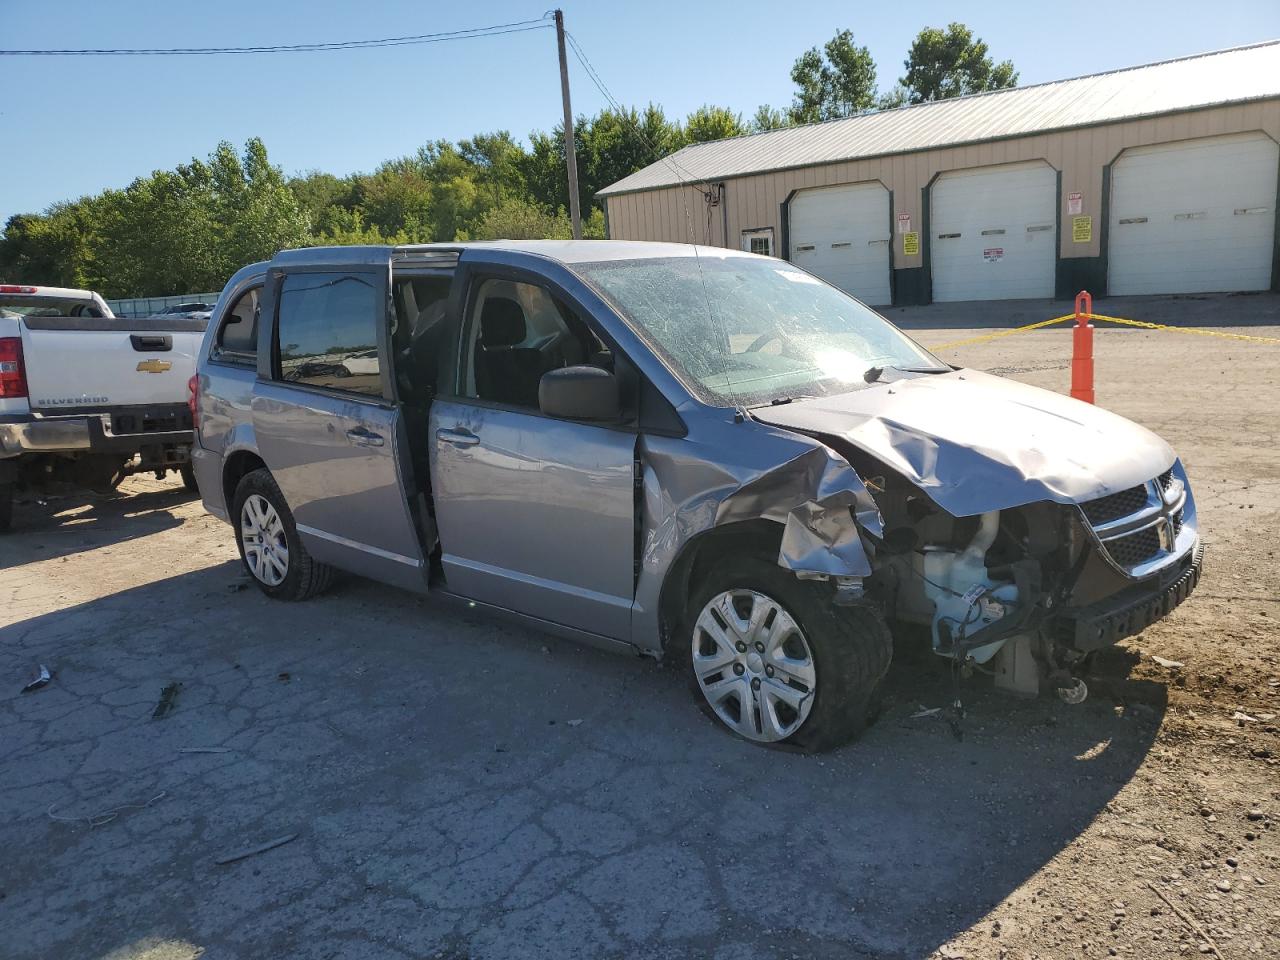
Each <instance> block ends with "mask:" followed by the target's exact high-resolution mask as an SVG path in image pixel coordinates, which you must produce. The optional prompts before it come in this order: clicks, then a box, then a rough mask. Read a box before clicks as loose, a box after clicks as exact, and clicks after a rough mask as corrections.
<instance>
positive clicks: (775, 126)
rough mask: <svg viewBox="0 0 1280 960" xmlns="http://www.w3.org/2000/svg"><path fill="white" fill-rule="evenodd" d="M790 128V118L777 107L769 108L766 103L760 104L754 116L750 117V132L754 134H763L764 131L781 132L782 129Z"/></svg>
mask: <svg viewBox="0 0 1280 960" xmlns="http://www.w3.org/2000/svg"><path fill="white" fill-rule="evenodd" d="M789 126H791V116H790V114H788V113H787V112H786V111H785V110H779V109H778V108H777V107H771V106H769V104H767V103H762V104H761V105H760V106H758V107H756V112H755V114H754V115H753V116H752V117H751V130H752V131H753V132H755V133H763V132H764V131H765V130H781V129H782V128H783V127H789Z"/></svg>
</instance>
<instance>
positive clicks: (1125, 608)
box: [642, 371, 1202, 702]
mask: <svg viewBox="0 0 1280 960" xmlns="http://www.w3.org/2000/svg"><path fill="white" fill-rule="evenodd" d="M752 419H753V420H754V421H755V425H756V426H759V427H761V428H764V429H765V430H767V431H768V436H769V438H770V441H771V444H772V448H773V449H774V451H775V452H777V449H778V447H777V444H778V443H785V442H787V441H791V442H794V443H795V444H797V446H796V448H795V451H788V452H787V455H786V457H785V459H784V460H783V462H782V463H781V464H776V463H775V465H773V466H771V467H770V468H769V469H761V470H758V471H754V470H752V469H751V468H750V467H749V466H748V467H744V468H741V469H739V470H738V471H737V472H736V473H732V472H730V473H726V474H725V475H724V476H719V477H716V478H710V477H707V476H702V477H696V478H694V477H689V476H688V475H687V474H686V475H685V477H684V479H685V481H690V480H692V481H693V486H694V487H698V488H699V489H698V492H697V493H696V494H695V495H691V496H689V497H687V498H686V499H684V500H683V501H682V502H670V501H668V502H665V503H663V502H652V503H650V504H649V505H648V509H647V510H646V511H645V514H646V515H647V516H648V517H651V518H652V521H653V522H652V524H651V525H650V526H648V527H647V530H648V534H647V536H646V538H645V543H644V550H643V556H642V560H643V561H645V562H648V563H652V564H654V565H656V566H662V565H663V564H662V558H663V556H664V555H666V556H668V557H669V556H670V555H671V553H672V552H673V550H674V548H676V547H677V546H678V545H680V544H682V543H683V542H685V541H686V540H688V539H690V538H691V537H694V536H696V535H698V534H701V533H703V532H706V531H709V530H713V529H726V528H729V527H730V526H731V525H732V524H735V523H741V522H746V521H752V520H763V521H769V522H771V523H772V524H774V525H776V526H774V529H775V531H777V530H780V531H781V535H780V540H779V542H778V554H777V560H778V563H779V565H781V566H782V567H785V568H788V569H790V570H792V571H793V572H794V573H795V574H796V575H797V576H799V577H801V578H804V579H825V580H829V581H830V582H831V583H832V585H833V590H832V594H831V595H832V603H833V604H836V605H840V604H853V603H867V602H870V603H874V604H875V605H876V606H878V607H879V609H880V610H881V611H882V612H883V614H884V616H885V618H886V619H887V620H888V621H889V622H890V623H891V624H898V625H903V624H910V625H917V626H918V627H919V628H921V629H922V631H927V633H928V636H929V641H928V642H929V644H930V646H931V648H932V650H933V652H934V653H936V654H938V655H939V656H940V657H945V658H947V659H950V660H953V661H954V662H956V663H957V664H959V665H961V666H962V667H965V668H971V667H974V666H977V667H981V668H983V669H985V670H986V671H987V672H990V673H992V674H993V675H994V677H995V683H996V685H997V686H998V687H1001V688H1004V689H1006V690H1009V691H1011V692H1014V693H1017V694H1020V695H1026V696H1034V695H1036V694H1038V693H1040V692H1042V691H1047V690H1050V689H1053V690H1057V691H1058V693H1059V695H1060V696H1061V697H1062V698H1063V699H1064V700H1066V701H1068V702H1079V701H1080V700H1082V699H1084V696H1085V695H1086V693H1087V690H1086V688H1085V686H1084V682H1083V680H1082V679H1081V674H1082V673H1083V668H1084V666H1085V665H1086V663H1087V660H1088V658H1089V656H1090V654H1092V653H1094V652H1095V651H1097V650H1099V649H1101V648H1103V647H1105V646H1108V645H1111V644H1113V643H1115V642H1116V641H1118V640H1120V639H1122V638H1124V637H1127V636H1131V635H1133V634H1135V633H1137V632H1139V631H1140V630H1142V629H1143V628H1145V627H1146V626H1147V625H1148V624H1150V623H1152V622H1153V621H1155V620H1158V619H1160V618H1161V617H1163V616H1165V615H1166V614H1168V613H1169V611H1170V610H1172V609H1173V608H1174V607H1175V606H1177V605H1178V604H1179V603H1181V602H1182V601H1183V600H1185V599H1186V597H1187V596H1188V595H1189V594H1190V592H1191V590H1192V589H1193V588H1194V587H1195V585H1196V583H1197V581H1198V579H1199V576H1200V569H1201V564H1202V547H1201V544H1200V539H1199V534H1198V526H1197V517H1196V506H1195V500H1194V497H1193V496H1192V492H1191V487H1190V484H1189V482H1188V480H1187V475H1186V471H1185V470H1184V468H1183V466H1182V463H1181V462H1180V461H1179V460H1177V459H1176V458H1175V456H1174V454H1173V451H1172V450H1171V449H1170V448H1169V447H1168V445H1167V444H1165V443H1164V441H1163V440H1160V439H1159V438H1158V437H1156V436H1155V435H1154V434H1152V433H1150V432H1149V431H1147V430H1145V429H1144V428H1142V427H1139V426H1137V425H1136V424H1133V423H1131V422H1129V421H1127V420H1123V419H1122V418H1120V417H1117V416H1115V415H1113V414H1110V413H1108V412H1106V411H1104V410H1099V409H1097V408H1095V407H1090V406H1087V405H1084V404H1080V403H1077V402H1075V401H1071V400H1068V399H1066V398H1063V397H1058V396H1056V395H1053V394H1048V393H1046V392H1044V391H1040V390H1035V389H1033V388H1029V387H1025V386H1022V385H1020V384H1016V383H1012V382H1010V381H1005V380H1001V379H999V378H995V377H990V376H987V375H984V374H980V373H976V372H973V371H951V372H949V373H946V374H937V375H929V376H920V377H914V378H903V379H901V380H898V381H896V382H894V383H891V384H889V385H886V386H885V387H883V388H881V389H879V390H876V391H857V392H852V393H848V394H843V395H839V396H835V397H828V398H816V399H813V400H806V401H802V402H796V403H788V404H786V405H777V406H771V407H768V408H764V409H758V410H756V411H753V412H752ZM783 437H785V438H786V439H785V440H783ZM644 462H645V463H646V464H649V465H650V466H651V468H652V472H654V475H655V477H656V478H660V482H654V483H652V484H651V485H648V486H647V487H646V488H645V489H646V490H647V491H648V492H649V494H650V495H652V496H660V495H661V494H662V492H663V491H665V492H666V493H667V495H668V496H669V494H670V492H671V491H673V490H679V489H680V486H681V484H680V483H679V482H677V481H675V480H674V479H673V478H674V477H675V476H676V475H678V474H679V473H680V472H681V470H680V467H681V465H680V464H675V463H670V462H664V459H663V456H662V449H661V445H660V444H659V445H658V446H657V447H655V448H654V449H652V450H649V451H646V454H645V457H644ZM683 466H686V467H687V466H688V465H687V464H685V465H683ZM704 468H705V465H704ZM719 469H726V468H723V467H721V468H719Z"/></svg>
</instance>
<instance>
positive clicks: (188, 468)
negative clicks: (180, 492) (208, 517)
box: [178, 460, 200, 493]
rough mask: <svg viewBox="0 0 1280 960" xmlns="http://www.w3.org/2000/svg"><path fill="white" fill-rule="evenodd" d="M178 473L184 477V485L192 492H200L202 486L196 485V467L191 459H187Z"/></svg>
mask: <svg viewBox="0 0 1280 960" xmlns="http://www.w3.org/2000/svg"><path fill="white" fill-rule="evenodd" d="M178 475H179V476H181V477H182V485H183V487H185V488H186V489H187V490H188V491H190V492H191V493H199V492H200V488H199V487H198V486H196V468H195V467H194V466H192V464H191V461H189V460H188V461H187V462H186V463H184V464H183V465H182V466H180V467H179V468H178Z"/></svg>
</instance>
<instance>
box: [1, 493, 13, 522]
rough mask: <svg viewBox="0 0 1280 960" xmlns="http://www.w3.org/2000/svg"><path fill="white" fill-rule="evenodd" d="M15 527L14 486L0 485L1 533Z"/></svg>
mask: <svg viewBox="0 0 1280 960" xmlns="http://www.w3.org/2000/svg"><path fill="white" fill-rule="evenodd" d="M11 526H13V484H12V483H0V533H4V532H5V531H6V530H8V529H9V528H10V527H11Z"/></svg>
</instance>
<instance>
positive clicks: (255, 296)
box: [210, 287, 262, 367]
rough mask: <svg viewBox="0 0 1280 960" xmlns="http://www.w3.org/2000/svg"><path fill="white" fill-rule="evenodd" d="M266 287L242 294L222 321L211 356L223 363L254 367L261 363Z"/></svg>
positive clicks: (255, 288)
mask: <svg viewBox="0 0 1280 960" xmlns="http://www.w3.org/2000/svg"><path fill="white" fill-rule="evenodd" d="M261 294H262V288H261V287H254V288H253V289H252V290H247V291H245V292H244V293H242V294H241V295H240V299H238V300H237V301H236V302H235V304H234V305H233V306H232V307H231V309H230V310H228V311H227V313H226V315H225V316H224V317H223V318H222V325H221V326H220V327H219V328H218V336H217V339H216V340H214V343H213V350H212V352H211V353H210V356H211V358H212V359H214V360H220V361H222V362H223V363H236V364H242V365H244V366H247V367H252V366H254V365H255V364H257V362H258V310H259V305H258V304H259V300H260V298H261Z"/></svg>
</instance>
